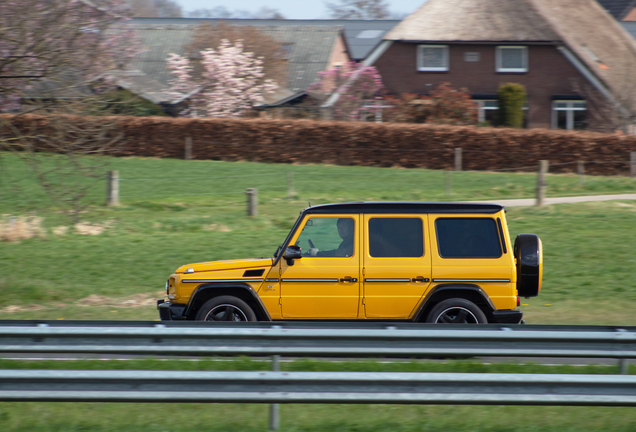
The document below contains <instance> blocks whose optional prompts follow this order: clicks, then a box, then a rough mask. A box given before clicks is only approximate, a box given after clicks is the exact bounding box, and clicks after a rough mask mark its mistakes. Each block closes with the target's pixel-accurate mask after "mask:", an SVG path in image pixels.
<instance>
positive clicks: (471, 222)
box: [429, 214, 516, 309]
mask: <svg viewBox="0 0 636 432" xmlns="http://www.w3.org/2000/svg"><path fill="white" fill-rule="evenodd" d="M429 223H430V226H429V231H430V232H431V235H432V236H433V241H431V247H432V260H433V269H434V270H433V284H434V285H440V284H470V285H474V286H478V287H480V288H482V289H483V290H485V291H486V292H487V293H488V296H489V297H490V299H491V301H492V302H493V304H494V305H495V307H496V308H497V309H514V308H515V307H516V297H515V296H514V295H511V293H515V292H516V291H515V288H514V287H515V282H516V278H515V275H514V269H515V266H514V257H513V252H512V250H511V248H510V245H507V244H506V242H505V237H504V236H503V233H504V232H503V226H501V225H502V223H501V220H500V219H499V220H498V219H497V217H496V216H491V215H488V216H484V215H481V216H480V215H460V214H448V215H444V214H435V215H430V221H429ZM499 227H501V228H499Z"/></svg>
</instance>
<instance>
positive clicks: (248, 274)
mask: <svg viewBox="0 0 636 432" xmlns="http://www.w3.org/2000/svg"><path fill="white" fill-rule="evenodd" d="M263 273H265V269H260V270H245V273H243V277H257V276H263Z"/></svg>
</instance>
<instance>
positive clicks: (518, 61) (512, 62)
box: [497, 46, 528, 72]
mask: <svg viewBox="0 0 636 432" xmlns="http://www.w3.org/2000/svg"><path fill="white" fill-rule="evenodd" d="M497 72H528V47H525V46H498V47H497Z"/></svg>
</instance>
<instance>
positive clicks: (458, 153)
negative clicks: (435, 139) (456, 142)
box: [455, 147, 462, 171]
mask: <svg viewBox="0 0 636 432" xmlns="http://www.w3.org/2000/svg"><path fill="white" fill-rule="evenodd" d="M455 171H462V148H461V147H456V148H455Z"/></svg>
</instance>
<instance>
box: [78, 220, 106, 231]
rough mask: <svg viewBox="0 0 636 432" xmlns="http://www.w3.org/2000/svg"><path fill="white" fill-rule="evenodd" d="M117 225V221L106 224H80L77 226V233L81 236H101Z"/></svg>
mask: <svg viewBox="0 0 636 432" xmlns="http://www.w3.org/2000/svg"><path fill="white" fill-rule="evenodd" d="M114 225H115V221H113V220H110V221H107V222H104V223H101V224H100V223H88V222H80V223H78V224H75V226H74V228H75V232H76V233H77V234H80V235H100V234H102V233H103V232H104V231H106V230H108V229H110V228H112V227H113V226H114Z"/></svg>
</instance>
